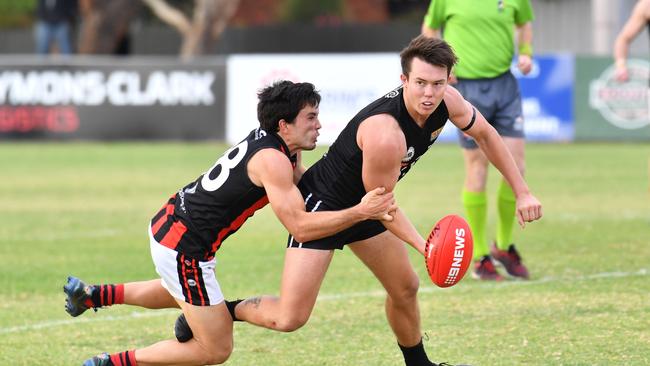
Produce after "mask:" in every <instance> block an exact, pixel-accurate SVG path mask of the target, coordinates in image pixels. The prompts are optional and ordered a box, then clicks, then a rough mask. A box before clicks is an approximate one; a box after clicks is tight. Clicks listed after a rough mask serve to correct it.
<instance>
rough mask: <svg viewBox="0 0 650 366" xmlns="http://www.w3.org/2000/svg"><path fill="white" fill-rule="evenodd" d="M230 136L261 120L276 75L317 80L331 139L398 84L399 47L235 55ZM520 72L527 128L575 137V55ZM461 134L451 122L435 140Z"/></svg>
mask: <svg viewBox="0 0 650 366" xmlns="http://www.w3.org/2000/svg"><path fill="white" fill-rule="evenodd" d="M227 74H228V76H227V81H228V82H227V95H228V100H227V112H226V113H227V117H226V138H227V140H228V142H230V143H236V142H238V141H239V140H241V139H242V138H243V137H244V136H245V135H246V134H247V133H248V132H249V131H250V130H251V129H253V128H255V127H257V126H258V121H257V115H256V111H257V109H256V108H257V91H258V90H259V89H261V88H263V87H265V86H267V85H269V84H271V83H272V82H273V81H276V80H282V79H287V80H291V81H294V82H301V81H307V82H311V83H313V84H314V85H316V88H317V89H318V90H319V91H320V93H321V96H322V101H321V105H320V120H321V124H322V125H323V127H322V129H321V131H320V133H321V135H320V136H319V139H318V142H319V144H320V145H329V144H331V143H332V142H334V140H335V139H336V137H337V136H338V134H339V132H340V131H341V129H343V127H344V126H345V125H346V124H347V122H348V121H349V120H350V119H351V118H352V117H354V115H355V114H356V113H357V112H358V111H359V110H361V109H362V108H363V107H365V106H366V105H367V104H368V103H370V102H372V101H373V100H375V99H377V98H379V97H381V96H382V95H385V94H386V93H387V92H389V91H390V90H392V89H393V88H395V87H396V86H398V85H400V83H401V82H400V79H399V75H400V74H401V67H400V61H399V55H398V54H397V53H394V54H393V53H380V54H310V55H234V56H231V57H230V58H229V59H228V71H227ZM516 76H518V77H519V78H520V85H521V89H522V95H523V107H524V117H525V120H526V124H525V129H526V134H527V136H528V138H529V139H530V140H534V141H566V140H570V139H572V137H573V125H572V123H573V112H572V108H571V101H572V93H573V89H572V85H573V58H572V57H570V56H567V55H557V56H554V55H551V56H542V57H538V58H536V60H535V69H534V70H533V72H532V73H531V75H528V76H525V77H524V76H521V75H516ZM456 140H457V132H456V128H455V127H454V126H453V125H452V124H451V123H448V124H447V126H446V127H445V128H444V129H443V132H442V134H441V135H440V136H439V138H438V140H437V141H441V142H450V141H454V142H455V141H456Z"/></svg>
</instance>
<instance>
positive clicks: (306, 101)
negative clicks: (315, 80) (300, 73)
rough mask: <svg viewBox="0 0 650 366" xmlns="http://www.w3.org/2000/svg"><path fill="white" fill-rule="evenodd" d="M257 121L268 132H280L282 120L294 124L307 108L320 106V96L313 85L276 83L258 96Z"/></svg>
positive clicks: (286, 82) (287, 82) (285, 81)
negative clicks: (299, 114) (301, 112)
mask: <svg viewBox="0 0 650 366" xmlns="http://www.w3.org/2000/svg"><path fill="white" fill-rule="evenodd" d="M257 97H258V99H259V102H258V103H257V119H258V120H259V122H260V127H262V129H264V130H266V131H273V132H277V131H278V128H279V127H278V125H279V122H280V120H281V119H284V120H285V121H287V122H288V123H293V122H294V120H295V119H296V116H298V113H299V112H300V110H301V109H303V108H304V107H305V106H307V105H309V106H312V107H316V106H318V104H319V103H320V94H318V92H317V91H316V87H314V85H313V84H311V83H294V82H291V81H288V80H282V81H276V82H275V83H273V85H270V86H267V87H266V88H264V89H262V90H260V92H259V93H258V94H257Z"/></svg>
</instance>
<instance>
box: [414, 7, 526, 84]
mask: <svg viewBox="0 0 650 366" xmlns="http://www.w3.org/2000/svg"><path fill="white" fill-rule="evenodd" d="M533 19H534V15H533V8H532V6H531V5H530V1H529V0H432V1H431V4H430V5H429V10H428V12H427V15H426V16H425V18H424V23H425V25H426V26H428V27H429V28H431V29H442V31H443V36H444V39H445V40H446V41H447V43H449V44H450V45H451V46H452V47H453V49H454V52H455V53H456V56H457V57H458V64H457V65H456V68H455V71H454V72H455V74H456V76H457V77H459V78H464V79H483V78H493V77H496V76H499V75H501V74H503V73H504V72H506V71H507V70H508V69H509V68H510V63H511V62H512V57H513V56H514V51H515V47H514V29H515V25H523V24H526V23H527V22H530V21H532V20H533Z"/></svg>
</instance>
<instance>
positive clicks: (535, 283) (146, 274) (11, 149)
mask: <svg viewBox="0 0 650 366" xmlns="http://www.w3.org/2000/svg"><path fill="white" fill-rule="evenodd" d="M224 148H225V146H223V145H217V144H208V143H203V144H182V143H170V144H167V143H164V144H163V143H152V144H144V143H137V144H135V143H134V144H131V143H128V144H127V143H116V144H95V143H72V144H56V143H52V144H32V143H20V144H14V143H2V144H0V208H1V210H0V215H1V217H2V223H1V224H0V260H1V261H0V263H2V264H1V265H0V365H12V366H13V365H80V364H81V362H82V361H83V360H84V359H86V358H88V357H90V356H92V355H94V354H96V353H98V352H100V351H109V352H116V351H122V350H125V349H133V348H137V347H142V346H146V345H148V344H151V343H153V342H155V341H157V340H161V339H164V338H170V337H172V336H173V322H174V319H175V318H176V316H177V314H178V311H175V310H159V311H152V310H143V309H139V308H135V307H130V306H115V307H112V308H109V309H103V310H100V311H99V312H97V313H94V312H87V313H85V314H83V315H82V316H80V317H79V318H76V319H73V318H70V317H69V316H68V315H67V314H66V313H65V311H64V309H63V306H64V296H63V292H62V289H61V288H62V286H63V284H64V282H65V279H66V276H67V275H68V274H75V275H77V276H79V277H81V278H82V279H84V280H86V281H88V282H91V283H97V282H113V283H119V282H125V281H133V280H140V279H149V278H154V276H155V272H154V269H153V266H152V264H151V259H150V257H149V253H148V239H147V235H146V227H147V223H148V220H149V219H150V217H151V216H152V215H153V214H154V212H155V211H156V210H157V209H159V208H160V207H161V206H162V204H163V203H164V201H165V200H166V199H167V197H168V196H169V195H170V194H171V193H172V192H174V191H175V190H176V189H177V188H179V187H180V186H182V185H184V184H185V183H187V182H189V181H190V180H192V179H194V178H195V177H196V176H198V174H200V173H201V172H203V171H204V170H205V169H207V168H208V167H209V166H210V165H211V164H212V163H213V161H214V159H215V157H216V156H217V155H218V154H219V153H220V152H221V151H222V150H223V149H224ZM527 151H528V156H527V158H528V174H527V178H528V181H529V184H530V186H531V188H532V189H533V191H534V193H535V194H536V195H537V196H538V198H540V200H541V201H542V203H543V204H544V213H545V216H544V218H543V219H542V220H541V221H539V222H536V223H534V224H530V225H529V226H528V227H527V228H526V229H525V230H520V229H516V233H515V239H516V242H517V243H518V245H519V247H520V249H521V251H522V252H523V254H524V258H525V260H526V263H527V265H528V267H529V269H530V271H531V274H532V279H531V281H528V282H520V281H508V282H505V283H499V284H494V283H481V282H477V281H474V280H472V279H470V278H469V276H468V277H467V278H466V279H465V280H463V281H462V282H461V283H460V284H458V285H457V286H455V287H453V288H449V289H438V288H435V287H434V286H433V285H432V284H431V283H430V282H429V280H428V278H427V276H426V270H425V268H424V265H423V260H422V259H421V258H420V257H419V256H418V255H417V253H415V252H414V251H412V262H413V265H414V266H415V267H416V268H417V270H418V273H419V274H420V278H421V293H420V296H419V301H420V306H421V312H422V329H423V331H424V332H425V333H426V334H425V340H424V343H425V347H426V348H427V351H428V353H429V355H430V356H431V357H432V359H433V360H434V361H437V362H442V361H448V362H450V363H469V364H473V365H484V366H492V365H649V364H650V191H649V189H650V187H649V182H648V170H649V165H648V164H649V161H648V159H649V157H650V145H647V144H646V145H641V144H635V145H625V144H571V145H535V144H531V145H529V147H528V150H527ZM321 153H322V150H319V151H317V152H313V153H310V154H308V155H307V156H306V158H307V162H308V163H309V162H310V161H313V160H314V159H316V158H317V157H318V156H319V155H320V154H321ZM462 179H463V171H462V160H461V155H460V152H459V149H458V148H457V146H455V145H453V144H452V145H437V146H434V147H433V148H432V149H431V151H430V152H429V154H428V155H427V156H425V157H423V158H422V159H421V160H420V161H419V162H418V164H417V165H416V167H415V168H414V169H413V170H412V171H411V173H409V175H408V176H407V177H406V178H405V179H404V180H403V182H401V183H400V184H399V187H398V190H397V198H398V202H399V203H400V205H401V206H402V208H403V209H404V210H405V211H406V212H407V214H408V215H409V217H410V218H411V219H412V221H413V222H414V224H415V225H416V227H417V228H418V229H419V231H420V232H421V233H422V234H427V233H428V231H429V230H430V229H431V226H432V225H433V223H434V222H435V221H436V220H437V219H438V218H440V217H442V216H443V215H445V214H447V213H462V208H461V205H460V198H459V197H460V193H459V192H460V185H461V182H462ZM497 179H498V176H497V174H496V171H492V172H491V176H490V186H489V187H490V192H491V193H493V192H494V189H495V188H496V183H497ZM490 197H493V194H491V195H490ZM490 208H491V209H492V210H491V217H490V221H491V222H494V218H495V215H494V209H493V208H494V200H493V199H492V200H491V201H490ZM491 233H492V234H493V231H492V232H491ZM285 239H286V233H285V230H284V229H283V227H282V226H281V225H280V224H279V223H278V221H277V220H276V219H274V218H273V214H272V212H271V211H270V209H269V208H266V209H264V210H262V211H261V212H259V213H258V214H256V215H255V216H254V217H253V218H251V219H250V220H249V222H247V223H246V225H245V226H244V227H243V228H242V230H240V231H239V232H238V233H237V234H236V235H235V236H233V237H231V238H230V239H228V241H227V242H226V243H225V244H224V246H223V247H222V249H221V251H220V252H219V254H218V261H219V262H218V269H217V276H218V278H219V282H220V284H221V286H222V289H223V291H224V293H225V295H226V297H227V298H235V297H245V296H250V295H254V294H261V293H271V294H275V293H277V292H278V284H279V278H280V274H281V268H282V261H283V253H284V245H285ZM227 364H229V365H332V366H335V365H336V366H339V365H350V366H353V365H354V366H358V365H401V364H402V360H401V354H400V352H399V350H398V348H397V346H396V344H395V340H394V338H393V336H392V333H391V332H390V330H389V328H388V325H387V323H386V321H385V317H384V312H383V293H382V289H381V287H380V285H379V284H378V283H377V281H376V280H374V278H373V277H372V276H371V275H370V273H369V272H368V271H367V270H366V268H365V267H364V266H363V265H362V264H361V263H360V262H359V261H358V260H357V259H356V257H354V256H353V255H352V254H351V252H350V251H349V250H347V249H346V250H344V251H341V252H338V253H337V254H336V255H335V257H334V260H333V263H332V266H331V267H330V270H329V272H328V275H327V277H326V279H325V283H324V285H323V288H322V290H321V297H320V298H319V301H318V303H317V304H316V308H315V311H314V313H313V315H312V318H311V320H310V322H309V323H308V324H307V325H306V326H305V327H303V328H302V329H300V330H299V331H296V332H294V333H286V334H284V333H277V332H272V331H269V330H265V329H261V328H256V327H254V326H251V325H248V324H241V323H238V324H237V325H236V327H235V350H234V353H233V355H232V356H231V358H230V360H229V361H228V363H227Z"/></svg>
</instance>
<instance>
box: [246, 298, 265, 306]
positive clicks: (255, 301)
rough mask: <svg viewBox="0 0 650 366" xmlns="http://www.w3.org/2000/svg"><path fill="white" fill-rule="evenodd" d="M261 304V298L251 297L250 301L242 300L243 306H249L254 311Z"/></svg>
mask: <svg viewBox="0 0 650 366" xmlns="http://www.w3.org/2000/svg"><path fill="white" fill-rule="evenodd" d="M261 302H262V298H261V297H251V298H250V299H246V300H244V305H247V304H251V305H253V307H255V309H257V308H259V307H260V303H261Z"/></svg>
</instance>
